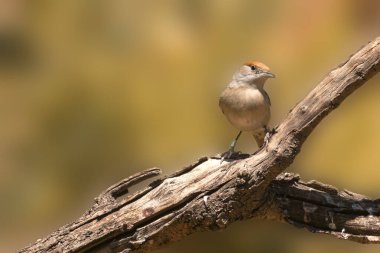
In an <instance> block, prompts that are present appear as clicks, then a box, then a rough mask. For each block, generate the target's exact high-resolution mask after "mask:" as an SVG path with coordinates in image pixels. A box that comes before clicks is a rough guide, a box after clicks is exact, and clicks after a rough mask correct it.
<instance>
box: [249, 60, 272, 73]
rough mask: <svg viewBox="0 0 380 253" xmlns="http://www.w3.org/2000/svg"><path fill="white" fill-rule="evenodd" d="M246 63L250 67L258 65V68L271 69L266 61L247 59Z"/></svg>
mask: <svg viewBox="0 0 380 253" xmlns="http://www.w3.org/2000/svg"><path fill="white" fill-rule="evenodd" d="M244 64H245V65H247V66H249V67H252V66H255V67H258V68H260V69H263V70H266V71H269V70H270V69H269V67H268V66H267V65H265V64H264V63H262V62H259V61H247V62H246V63H244Z"/></svg>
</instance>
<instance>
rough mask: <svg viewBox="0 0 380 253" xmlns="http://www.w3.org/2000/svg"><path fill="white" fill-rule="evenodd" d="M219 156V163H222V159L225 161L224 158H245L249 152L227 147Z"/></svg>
mask: <svg viewBox="0 0 380 253" xmlns="http://www.w3.org/2000/svg"><path fill="white" fill-rule="evenodd" d="M220 157H221V159H220V163H223V161H226V160H238V159H244V158H247V157H249V154H244V153H242V152H240V151H235V150H233V149H229V150H227V151H226V152H224V153H222V154H221V155H220Z"/></svg>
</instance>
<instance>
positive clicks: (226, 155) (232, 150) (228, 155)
mask: <svg viewBox="0 0 380 253" xmlns="http://www.w3.org/2000/svg"><path fill="white" fill-rule="evenodd" d="M240 135H241V131H239V133H238V135H237V136H236V138H235V139H234V140H233V142H232V143H231V145H230V148H229V149H228V150H227V151H226V152H224V153H223V154H222V160H221V162H223V161H224V160H225V159H230V158H231V157H232V155H233V154H234V153H235V146H236V143H237V141H238V139H239V137H240Z"/></svg>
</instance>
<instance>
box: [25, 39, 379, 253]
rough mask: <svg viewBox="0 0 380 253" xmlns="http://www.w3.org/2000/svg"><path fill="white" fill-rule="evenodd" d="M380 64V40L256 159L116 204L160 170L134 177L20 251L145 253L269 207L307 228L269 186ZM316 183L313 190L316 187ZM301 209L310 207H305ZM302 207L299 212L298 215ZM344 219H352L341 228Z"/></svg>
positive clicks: (211, 163)
mask: <svg viewBox="0 0 380 253" xmlns="http://www.w3.org/2000/svg"><path fill="white" fill-rule="evenodd" d="M379 65H380V37H378V38H376V39H375V40H373V41H372V42H370V43H368V44H367V45H366V46H365V47H363V48H362V49H360V50H359V51H358V52H357V53H355V54H354V55H352V56H351V57H350V58H349V59H348V61H347V62H345V63H344V64H342V65H341V66H339V67H338V68H336V69H334V70H333V71H331V72H330V73H329V74H328V75H327V76H326V77H325V78H324V79H323V80H322V81H321V82H320V84H319V85H318V86H317V87H316V88H314V89H313V90H312V91H311V92H310V93H309V94H308V95H307V96H306V97H305V98H304V99H303V100H302V101H301V102H300V103H298V104H297V105H296V106H295V107H294V108H293V109H292V111H291V112H290V113H289V114H288V116H287V117H286V119H285V120H284V121H283V122H282V123H281V124H280V125H279V126H278V127H277V128H276V129H275V130H276V132H275V133H274V134H273V135H272V136H271V137H270V138H269V141H268V143H267V145H265V146H264V147H263V148H262V149H261V150H259V151H258V152H257V153H256V154H255V155H253V156H251V157H249V158H245V159H240V160H235V161H228V162H223V163H222V164H220V160H219V159H207V158H203V159H201V160H200V161H198V162H196V163H195V164H193V165H190V166H188V167H186V168H185V169H183V170H182V171H180V172H178V173H175V174H174V175H172V176H169V177H167V178H165V179H161V180H158V181H155V182H154V183H152V184H150V185H149V186H148V187H147V188H146V189H144V190H142V191H139V192H137V193H134V194H132V195H131V196H128V197H127V198H126V199H122V200H120V201H117V200H115V197H118V196H120V194H121V193H124V192H126V188H127V185H128V184H130V183H131V182H133V181H136V180H139V179H140V178H145V177H149V176H150V175H156V174H157V173H158V171H156V170H153V171H150V172H146V173H143V174H142V175H137V176H136V177H132V178H130V179H128V180H126V181H125V182H122V183H121V184H118V185H116V186H114V187H111V189H109V190H107V191H105V193H104V194H101V196H100V197H99V198H97V203H95V205H94V207H93V208H91V210H90V211H89V212H88V213H87V214H85V215H84V216H83V217H81V218H80V219H79V220H78V221H76V222H74V223H73V224H69V225H67V226H64V227H62V228H60V229H59V230H58V231H56V232H54V233H53V234H51V235H50V236H49V237H47V238H45V239H43V240H39V241H37V242H36V243H35V244H34V245H31V246H30V247H28V248H25V249H23V250H21V252H57V251H58V252H84V251H92V252H93V251H100V250H102V251H104V250H106V252H129V251H139V252H146V251H148V250H151V249H155V248H158V247H160V246H161V245H163V244H166V243H168V242H170V241H174V240H179V239H181V238H182V237H184V236H186V235H188V234H191V233H193V232H196V231H200V230H216V229H223V228H225V227H226V226H227V225H228V224H230V223H232V222H234V221H237V220H242V219H249V218H252V217H259V216H260V215H259V214H261V215H262V216H263V217H264V216H265V215H263V213H262V210H268V213H269V211H270V210H277V212H276V211H272V212H271V213H272V214H276V213H277V215H278V217H280V218H281V217H283V219H286V220H288V221H293V223H294V222H300V223H302V221H304V220H303V219H299V217H298V216H297V215H296V214H294V215H290V216H289V217H288V218H286V217H287V216H286V213H285V210H291V209H287V206H286V205H283V206H282V205H277V209H275V208H269V207H268V203H272V202H270V201H269V202H268V196H274V197H273V199H278V197H277V195H276V194H273V192H274V193H276V191H275V189H276V188H273V186H272V187H270V188H269V186H271V183H272V181H273V180H275V178H276V177H277V176H278V175H279V174H280V173H281V172H282V171H283V170H284V169H286V168H287V167H288V166H289V165H290V164H291V163H292V162H293V160H294V158H295V156H296V155H297V154H298V153H299V151H300V149H301V146H302V144H303V142H304V141H305V140H306V138H307V137H308V136H309V134H310V133H311V131H312V130H313V129H314V128H315V127H316V126H317V124H318V123H319V122H320V121H321V120H322V119H323V118H324V117H325V116H326V115H327V114H328V113H329V112H331V111H332V110H334V109H335V108H336V107H337V106H338V105H339V104H340V103H341V102H342V101H343V100H344V99H345V98H346V97H347V96H348V95H350V94H351V93H352V92H353V91H354V90H355V89H357V88H358V87H360V86H361V85H362V84H363V83H365V81H366V80H368V79H369V78H370V77H371V76H373V75H374V74H375V73H377V71H378V70H379ZM317 185H319V184H314V185H312V184H309V185H307V186H308V187H311V188H313V187H316V186H317ZM268 189H270V190H271V191H268ZM271 192H272V194H271ZM115 193H116V195H113V194H115ZM307 200H308V199H307V198H305V199H302V200H301V204H302V201H303V202H304V203H309V202H307ZM289 201H296V200H293V199H292V200H289ZM273 203H280V202H279V201H274V202H273ZM337 203H338V202H337ZM311 204H313V203H311ZM321 204H323V203H322V202H321ZM306 205H308V204H306ZM266 207H267V208H266ZM308 207H310V206H306V209H307V208H308ZM300 208H301V209H302V210H304V206H302V207H300ZM301 209H298V212H299V213H301V211H300V210H301ZM309 209H313V208H309ZM309 209H307V210H309ZM321 210H322V207H321ZM331 210H332V211H334V210H333V209H331ZM331 210H330V211H331ZM295 212H296V211H295ZM308 212H309V211H308ZM296 213H297V212H296ZM303 214H304V213H302V215H303ZM339 215H340V216H341V215H342V214H341V213H340V214H339ZM309 216H310V217H313V218H310V222H309V223H307V222H304V224H303V226H304V227H305V226H306V225H308V226H310V227H311V226H313V227H314V226H315V228H318V229H320V232H322V231H328V232H329V233H333V231H337V229H338V228H339V229H340V228H342V229H343V228H345V229H347V231H349V233H352V235H356V234H355V233H356V232H357V231H368V229H367V230H363V229H362V230H360V229H359V228H356V230H355V229H354V228H353V227H354V224H359V223H358V222H357V223H352V224H353V225H352V226H348V224H347V222H348V220H349V218H346V219H344V218H341V219H343V220H340V219H338V213H337V212H336V210H335V212H332V217H333V218H334V222H331V221H330V223H333V224H335V228H334V227H333V225H331V227H329V228H330V230H327V229H326V230H323V229H325V227H324V226H322V225H321V224H322V223H317V221H318V220H317V219H316V220H314V216H313V215H311V214H310V215H309V213H308V216H307V217H306V220H307V221H309ZM302 217H303V216H302ZM293 218H294V220H293ZM311 221H313V222H311ZM344 221H347V222H346V223H341V222H344ZM330 223H329V224H330ZM317 225H318V226H317ZM319 225H320V226H319Z"/></svg>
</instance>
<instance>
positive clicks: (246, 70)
mask: <svg viewBox="0 0 380 253" xmlns="http://www.w3.org/2000/svg"><path fill="white" fill-rule="evenodd" d="M274 77H275V75H274V74H273V73H272V72H270V70H269V67H268V66H267V65H265V64H264V63H262V62H259V61H248V62H246V63H245V64H244V65H243V66H241V67H240V69H239V70H238V71H237V72H236V73H235V74H234V76H233V79H234V81H236V82H238V83H247V84H257V85H263V84H264V83H265V81H266V80H267V79H268V78H274Z"/></svg>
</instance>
